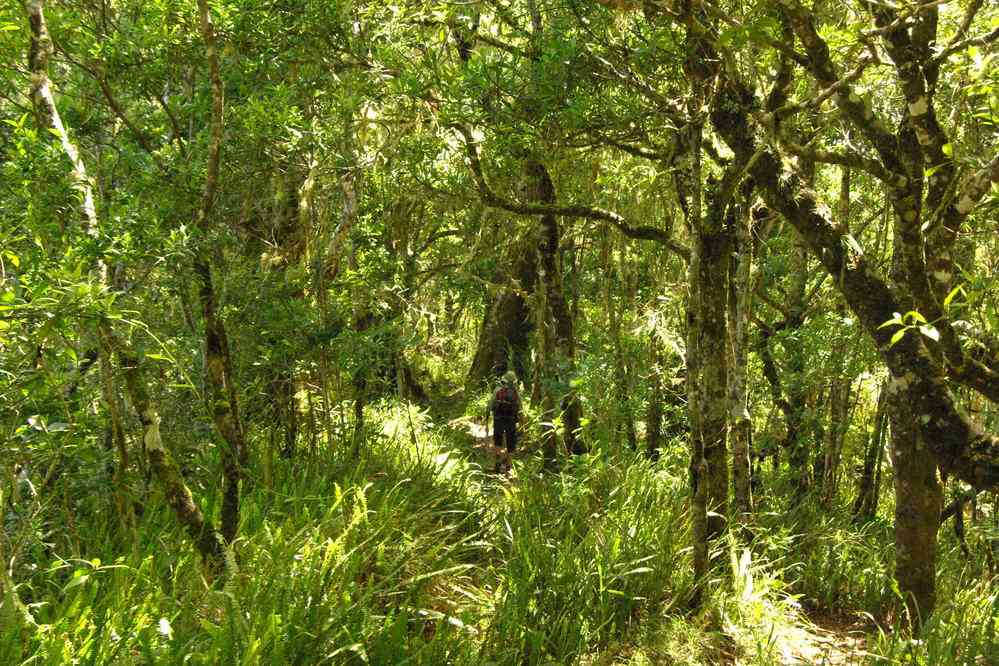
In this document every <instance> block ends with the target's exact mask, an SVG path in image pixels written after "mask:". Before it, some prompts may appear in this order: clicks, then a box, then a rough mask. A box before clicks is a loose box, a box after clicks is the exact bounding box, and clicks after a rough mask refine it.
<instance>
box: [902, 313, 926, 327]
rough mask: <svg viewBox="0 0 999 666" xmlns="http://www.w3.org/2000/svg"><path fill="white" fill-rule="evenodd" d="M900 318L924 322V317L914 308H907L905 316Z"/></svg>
mask: <svg viewBox="0 0 999 666" xmlns="http://www.w3.org/2000/svg"><path fill="white" fill-rule="evenodd" d="M902 319H909V320H911V321H918V322H919V323H920V324H925V323H926V317H924V316H923V315H921V314H919V313H918V312H916V311H915V310H909V311H908V312H906V313H905V316H904V317H902Z"/></svg>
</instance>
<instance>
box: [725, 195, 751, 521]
mask: <svg viewBox="0 0 999 666" xmlns="http://www.w3.org/2000/svg"><path fill="white" fill-rule="evenodd" d="M747 199H748V197H747ZM734 221H735V225H736V227H735V243H734V251H733V252H732V259H731V264H730V266H729V280H728V284H729V288H728V335H729V359H730V360H729V372H728V398H729V417H730V419H731V424H730V429H729V438H730V440H731V444H732V480H733V486H734V491H735V494H734V500H735V506H734V509H735V514H736V520H737V521H738V522H739V523H741V524H745V523H746V522H747V521H748V519H749V517H750V515H751V514H752V511H753V491H752V466H751V464H750V451H751V449H752V440H753V422H752V419H751V417H750V414H749V404H748V400H747V398H746V378H747V376H748V368H747V351H748V337H749V317H750V314H751V308H752V285H751V284H750V273H751V270H752V262H753V239H752V235H751V224H752V216H751V215H750V214H749V210H748V206H740V207H739V209H738V211H737V212H736V214H735V216H734Z"/></svg>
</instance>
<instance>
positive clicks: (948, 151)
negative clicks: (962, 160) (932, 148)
mask: <svg viewBox="0 0 999 666" xmlns="http://www.w3.org/2000/svg"><path fill="white" fill-rule="evenodd" d="M941 150H943V154H944V155H946V156H947V157H954V144H952V143H945V144H944V145H943V147H942V148H941Z"/></svg>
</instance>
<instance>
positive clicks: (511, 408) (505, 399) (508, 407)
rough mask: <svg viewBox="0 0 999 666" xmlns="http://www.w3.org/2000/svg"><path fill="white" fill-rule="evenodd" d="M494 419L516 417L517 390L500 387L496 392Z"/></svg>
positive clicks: (509, 387)
mask: <svg viewBox="0 0 999 666" xmlns="http://www.w3.org/2000/svg"><path fill="white" fill-rule="evenodd" d="M495 409H496V418H513V417H515V416H516V415H517V390H516V389H515V388H513V387H512V386H501V387H500V388H499V390H498V391H496V408H495Z"/></svg>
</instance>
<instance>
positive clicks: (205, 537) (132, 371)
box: [98, 322, 224, 572]
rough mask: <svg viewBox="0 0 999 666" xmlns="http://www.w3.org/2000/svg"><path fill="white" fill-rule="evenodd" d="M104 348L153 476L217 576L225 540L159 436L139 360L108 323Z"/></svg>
mask: <svg viewBox="0 0 999 666" xmlns="http://www.w3.org/2000/svg"><path fill="white" fill-rule="evenodd" d="M98 333H99V334H100V338H101V344H102V345H103V347H104V348H105V349H108V350H113V351H114V354H115V356H116V357H117V358H118V363H119V365H120V366H121V369H122V371H123V372H124V374H125V386H126V387H127V389H128V395H129V398H130V400H131V402H132V407H133V409H135V411H136V413H137V415H138V417H139V421H140V422H141V423H142V432H143V437H142V439H143V444H144V447H145V450H146V455H147V456H148V459H149V465H150V468H151V470H152V473H153V476H154V477H155V478H156V480H157V482H158V484H159V486H160V488H161V489H162V491H163V496H164V498H165V499H166V502H167V504H168V505H169V506H170V508H171V509H173V512H174V515H175V516H177V521H178V522H179V523H180V524H181V526H182V527H183V528H184V530H185V531H186V532H187V534H188V536H189V537H190V538H191V540H192V541H193V542H194V545H195V546H196V547H197V549H198V552H199V553H200V554H201V557H202V559H203V560H204V562H205V564H206V565H207V566H208V567H209V568H211V569H212V570H213V571H215V572H217V571H218V570H219V569H220V568H221V566H222V553H223V543H224V541H223V539H224V537H223V536H222V534H220V533H219V532H217V531H216V529H215V527H214V525H212V523H211V521H209V520H208V519H206V518H205V515H204V514H203V513H202V512H201V509H200V508H199V507H198V505H197V504H196V503H195V501H194V496H193V495H192V494H191V491H190V489H188V487H187V484H186V483H185V482H184V477H183V475H182V474H181V471H180V467H178V466H177V463H176V462H175V461H174V459H173V456H172V455H170V451H169V450H168V449H167V448H166V445H165V444H164V443H163V438H162V435H161V434H160V415H159V410H158V409H157V407H156V403H155V402H153V400H152V398H151V397H150V394H149V387H148V385H147V383H146V378H145V374H144V373H143V371H142V366H141V365H140V360H139V357H138V356H137V355H136V353H135V352H134V351H133V350H132V349H131V347H130V346H129V345H128V344H127V343H125V342H124V341H122V340H121V339H119V338H118V337H117V336H116V335H115V334H114V332H113V331H112V330H111V327H110V325H109V324H108V323H107V322H102V323H101V324H100V325H99V326H98Z"/></svg>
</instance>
